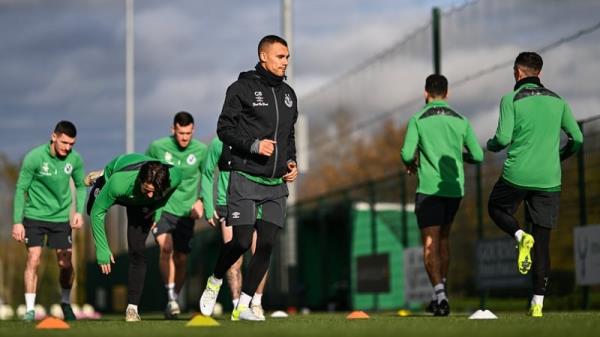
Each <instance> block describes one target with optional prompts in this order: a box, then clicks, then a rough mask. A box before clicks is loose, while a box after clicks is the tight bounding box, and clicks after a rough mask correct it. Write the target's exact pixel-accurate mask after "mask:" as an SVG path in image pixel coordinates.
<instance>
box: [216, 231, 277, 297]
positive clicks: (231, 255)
mask: <svg viewBox="0 0 600 337" xmlns="http://www.w3.org/2000/svg"><path fill="white" fill-rule="evenodd" d="M254 228H256V234H257V239H256V251H255V252H254V255H253V256H252V259H251V260H250V263H249V264H248V268H247V270H246V273H245V275H244V283H243V285H242V292H244V293H245V294H247V295H250V296H253V295H254V293H255V292H256V288H258V285H259V284H260V281H261V280H262V279H263V277H264V276H265V273H266V272H267V269H269V262H270V260H271V253H272V251H273V244H274V243H275V239H276V238H277V233H279V227H278V226H277V225H275V224H273V223H270V222H266V221H263V220H257V221H256V226H253V225H236V226H233V239H232V240H231V241H229V242H227V243H226V244H224V245H223V248H222V249H221V254H220V255H219V259H218V260H217V265H216V267H215V272H214V275H215V277H216V278H219V279H222V278H223V277H224V276H225V272H227V270H228V269H229V267H231V266H232V265H233V264H234V263H235V261H237V260H238V259H239V258H240V256H242V255H243V254H244V253H245V252H246V251H247V250H248V249H249V248H250V246H251V245H252V234H253V233H254Z"/></svg>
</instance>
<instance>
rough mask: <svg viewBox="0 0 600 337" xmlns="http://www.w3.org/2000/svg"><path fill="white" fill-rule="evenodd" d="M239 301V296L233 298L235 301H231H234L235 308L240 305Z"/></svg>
mask: <svg viewBox="0 0 600 337" xmlns="http://www.w3.org/2000/svg"><path fill="white" fill-rule="evenodd" d="M239 301H240V299H239V298H234V299H233V301H231V302H233V308H234V309H235V308H237V305H238V302H239Z"/></svg>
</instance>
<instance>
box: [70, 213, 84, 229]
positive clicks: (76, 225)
mask: <svg viewBox="0 0 600 337" xmlns="http://www.w3.org/2000/svg"><path fill="white" fill-rule="evenodd" d="M81 226H83V216H81V213H75V214H74V215H73V219H71V228H72V229H80V228H81Z"/></svg>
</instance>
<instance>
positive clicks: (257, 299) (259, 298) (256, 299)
mask: <svg viewBox="0 0 600 337" xmlns="http://www.w3.org/2000/svg"><path fill="white" fill-rule="evenodd" d="M262 295H263V294H259V293H254V296H252V305H261V304H262Z"/></svg>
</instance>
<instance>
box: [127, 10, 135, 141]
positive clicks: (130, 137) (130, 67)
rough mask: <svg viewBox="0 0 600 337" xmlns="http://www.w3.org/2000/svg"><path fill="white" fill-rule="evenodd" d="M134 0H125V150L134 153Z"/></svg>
mask: <svg viewBox="0 0 600 337" xmlns="http://www.w3.org/2000/svg"><path fill="white" fill-rule="evenodd" d="M133 1H134V0H125V7H126V14H125V26H126V28H125V29H126V33H125V34H126V36H125V97H126V110H125V150H126V152H127V153H132V152H133V151H134V149H135V134H134V132H135V129H134V115H135V97H134V95H135V79H134V76H135V75H134V49H133V39H134V26H133V23H134V22H133V20H134V17H133V10H134V4H133Z"/></svg>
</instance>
